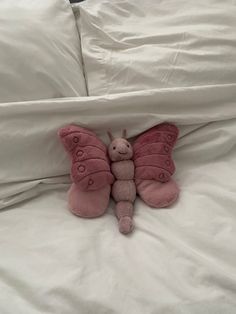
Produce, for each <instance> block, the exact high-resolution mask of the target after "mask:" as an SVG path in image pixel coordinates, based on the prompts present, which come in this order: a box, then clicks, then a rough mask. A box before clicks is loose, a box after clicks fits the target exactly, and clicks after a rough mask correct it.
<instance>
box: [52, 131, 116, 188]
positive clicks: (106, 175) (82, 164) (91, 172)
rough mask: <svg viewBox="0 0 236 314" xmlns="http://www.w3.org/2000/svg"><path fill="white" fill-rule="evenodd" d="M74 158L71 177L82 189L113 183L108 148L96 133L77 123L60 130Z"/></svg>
mask: <svg viewBox="0 0 236 314" xmlns="http://www.w3.org/2000/svg"><path fill="white" fill-rule="evenodd" d="M58 134H59V137H60V139H61V141H62V143H63V145H64V147H65V149H66V151H67V152H68V154H69V156H70V157H71V159H72V166H71V178H72V181H73V182H74V183H76V184H77V186H78V187H79V188H80V189H81V190H82V191H94V190H97V189H100V188H103V187H104V186H106V185H107V184H112V182H113V180H114V178H113V175H112V174H111V170H110V164H109V160H108V158H107V148H106V146H105V144H103V143H102V141H101V140H100V139H98V137H97V136H96V134H95V133H93V132H92V131H89V130H87V129H84V128H80V127H78V126H75V125H69V126H66V127H65V128H62V129H60V130H59V132H58Z"/></svg>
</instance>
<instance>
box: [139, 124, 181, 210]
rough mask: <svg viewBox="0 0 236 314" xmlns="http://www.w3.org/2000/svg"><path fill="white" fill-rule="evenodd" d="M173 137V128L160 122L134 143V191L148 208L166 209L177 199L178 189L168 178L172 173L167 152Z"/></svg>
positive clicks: (175, 139) (171, 164)
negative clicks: (135, 188) (135, 189)
mask: <svg viewBox="0 0 236 314" xmlns="http://www.w3.org/2000/svg"><path fill="white" fill-rule="evenodd" d="M177 138H178V129H177V127H176V126H175V125H172V124H169V123H162V124H159V125H157V126H155V127H154V128H152V129H150V130H148V131H146V132H144V133H143V134H142V135H140V136H139V137H138V138H137V140H136V141H135V143H134V163H135V183H136V187H137V192H138V194H139V196H140V197H141V198H142V200H143V201H144V202H145V203H146V204H148V205H149V206H151V207H155V208H162V207H167V206H170V205H171V204H173V203H174V202H175V201H176V200H177V198H178V195H179V188H178V186H177V184H176V183H175V182H174V180H173V179H171V176H172V175H173V174H174V172H175V165H174V162H173V160H172V156H171V153H172V150H173V147H174V145H175V143H176V141H177Z"/></svg>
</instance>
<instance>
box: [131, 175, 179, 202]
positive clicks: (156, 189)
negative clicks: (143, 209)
mask: <svg viewBox="0 0 236 314" xmlns="http://www.w3.org/2000/svg"><path fill="white" fill-rule="evenodd" d="M136 187H137V191H138V194H139V196H140V197H141V199H142V200H143V201H144V202H145V203H146V204H147V205H149V206H151V207H153V208H163V207H168V206H170V205H172V204H173V203H174V202H175V201H176V200H177V198H178V196H179V188H178V186H177V184H176V183H175V181H174V180H173V179H170V180H169V181H168V182H166V183H162V182H159V181H155V180H136Z"/></svg>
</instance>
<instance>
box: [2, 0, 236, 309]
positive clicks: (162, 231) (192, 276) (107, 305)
mask: <svg viewBox="0 0 236 314" xmlns="http://www.w3.org/2000/svg"><path fill="white" fill-rule="evenodd" d="M24 1H26V0H24ZM58 1H61V0H58ZM86 1H87V0H86ZM86 1H85V3H84V4H83V12H84V13H86V14H89V11H86ZM92 2H93V1H89V3H92ZM105 2H106V1H104V3H105ZM118 2H119V3H122V6H121V11H122V10H123V11H122V12H123V13H124V11H125V12H126V11H128V8H129V5H128V2H127V1H121V0H119V1H118V0H116V1H114V2H110V3H111V5H112V3H113V4H114V3H118ZM55 3H57V1H55ZM58 3H59V2H58ZM94 3H95V4H96V3H97V5H95V4H94V8H93V9H94V10H95V11H96V10H97V8H98V7H99V4H98V1H95V0H94ZM130 3H132V5H133V6H135V2H134V1H131V2H130ZM141 3H143V4H142V5H143V6H145V3H147V2H145V1H142V2H139V7H138V9H137V10H136V11H134V12H136V13H137V14H140V5H141ZM159 3H160V5H161V6H162V8H163V6H164V5H165V3H166V8H168V6H167V4H168V3H170V1H165V2H164V1H159ZM171 3H173V1H171ZM181 3H182V4H184V3H185V4H186V6H187V7H189V5H187V1H181ZM188 3H191V2H188ZM199 3H200V2H199ZM204 3H205V2H204ZM211 5H212V6H214V10H213V11H214V12H215V13H214V14H216V13H217V14H216V15H217V16H218V19H214V21H215V23H214V25H216V24H217V23H216V21H218V24H217V25H220V24H222V23H223V24H224V25H225V29H227V27H229V25H228V26H227V25H226V24H227V21H228V20H227V19H226V18H225V16H226V15H227V14H228V13H227V12H229V15H232V14H233V13H232V12H233V8H234V7H235V3H234V1H226V2H225V9H224V10H223V9H220V8H222V2H221V1H217V0H212V1H209V3H208V5H206V7H207V10H208V11H209V10H210V9H209V8H210V6H211ZM92 7H93V6H92ZM109 8H110V6H108V9H109ZM169 8H171V7H170V6H169ZM203 8H205V6H202V9H203ZM91 10H92V9H91ZM102 12H103V11H102ZM106 12H107V11H106ZM130 12H131V11H130ZM132 12H133V11H132ZM147 12H150V7H147ZM168 12H169V11H168V10H167V9H166V11H165V10H164V9H162V17H163V19H164V20H165V22H166V23H167V24H168V18H169V14H168ZM191 12H194V10H193V9H192V11H191ZM220 12H221V13H222V16H221V15H220ZM90 13H91V15H92V13H93V12H92V11H91V12H90ZM103 13H105V12H103ZM107 13H108V12H107ZM136 13H134V14H136ZM180 13H181V12H180V11H179V12H177V11H176V12H175V14H174V16H175V18H174V21H176V19H177V16H178V14H180ZM100 14H101V11H100ZM142 14H143V12H142ZM220 16H221V17H222V18H221V19H220ZM85 20H86V21H87V20H90V19H85ZM113 20H114V25H115V21H117V17H115V16H114V17H113ZM128 20H129V19H127V21H128ZM131 20H132V19H131ZM187 20H188V23H189V25H190V26H191V28H192V29H194V27H196V25H197V24H194V23H195V22H196V21H195V22H194V21H192V20H191V19H187ZM204 21H205V22H207V19H205V20H204ZM229 21H230V22H232V23H234V21H233V19H230V20H229ZM111 22H112V20H111ZM198 22H199V23H200V24H201V23H203V21H202V19H199V21H198ZM205 22H204V23H205ZM80 23H81V20H80V21H79V22H78V25H79V24H80ZM191 23H192V24H191ZM200 24H199V25H200ZM91 25H92V26H94V25H96V19H94V20H93V19H92V20H91ZM110 25H112V23H110ZM231 27H232V28H233V27H234V24H232V25H231ZM208 30H209V31H210V28H208ZM168 32H170V34H171V28H169V29H168ZM216 33H217V30H216V29H215V28H214V32H213V33H212V34H214V35H215V34H216ZM229 33H230V36H231V37H230V40H228V41H227V45H226V46H227V47H226V46H224V49H223V48H222V47H223V46H220V47H218V50H217V51H218V52H220V55H221V56H222V54H223V53H225V55H224V57H222V58H223V59H222V62H223V63H220V68H221V69H222V68H223V67H224V62H225V71H226V72H224V74H225V76H220V74H221V69H220V70H219V69H218V68H216V67H215V65H218V63H217V62H215V61H214V62H209V63H206V67H207V66H208V65H209V70H210V72H211V75H209V76H208V74H206V73H207V72H204V71H203V72H201V73H204V74H205V75H206V76H204V82H203V84H189V85H188V84H183V85H177V84H176V82H177V81H172V82H174V83H173V84H171V86H164V88H162V87H161V86H156V85H155V84H156V83H155V82H154V85H150V84H149V83H147V84H145V87H140V86H141V85H140V84H139V83H140V82H145V80H144V81H142V80H140V81H139V82H138V81H137V80H136V79H135V80H131V81H130V82H129V84H128V83H127V85H124V84H123V83H124V82H123V81H122V80H121V81H120V82H119V80H117V81H116V82H117V84H111V85H110V87H111V86H113V87H114V89H111V90H110V91H111V94H107V95H101V96H89V97H71V98H58V99H56V98H55V99H48V100H47V99H45V100H35V101H24V102H23V101H22V102H8V103H0V145H1V147H0V167H1V168H0V209H1V211H0V314H13V313H14V314H15V313H17V314H41V313H45V314H58V313H61V314H75V313H78V314H94V313H96V314H159V313H160V314H218V313H219V314H235V313H236V301H235V300H236V247H235V238H236V211H235V208H236V187H235V182H236V136H235V135H236V79H235V76H234V74H232V72H230V71H229V62H228V59H227V56H228V55H230V56H232V58H233V59H232V69H233V68H234V67H235V60H236V59H235V55H236V54H235V40H236V39H235V38H233V35H232V34H233V32H229ZM220 34H221V35H222V29H221V30H220ZM234 34H235V32H234ZM88 35H91V36H92V35H94V34H93V33H90V34H88ZM92 37H93V36H92ZM89 38H90V37H87V39H89ZM168 38H171V37H168ZM172 38H173V39H174V38H175V33H173V36H172ZM175 39H176V38H175ZM82 41H83V36H82ZM212 43H214V44H216V42H215V38H213V41H212ZM209 44H210V43H209ZM90 48H91V49H92V48H93V47H92V46H91V47H90ZM107 48H109V47H108V46H107ZM143 48H144V47H143ZM231 49H232V50H231ZM88 51H89V47H87V52H88ZM144 51H145V49H144ZM87 52H86V51H84V46H83V42H82V53H84V55H83V58H84V62H85V70H86V71H85V72H86V79H87V84H88V87H89V88H88V91H89V93H90V94H94V93H95V94H97V92H94V91H95V89H93V87H94V86H95V85H93V84H94V83H95V80H94V78H95V77H93V76H91V77H90V78H89V76H90V74H91V73H90V72H89V68H88V67H86V58H87V57H88V55H87ZM119 52H121V51H119ZM138 55H139V54H138ZM91 56H92V55H90V57H91ZM192 57H193V58H194V53H193V55H192ZM226 59H227V60H226ZM99 60H100V59H96V56H95V55H94V62H96V61H99ZM100 61H101V60H100ZM149 61H151V60H150V59H149ZM186 62H187V61H186ZM108 65H109V62H108ZM182 65H183V66H184V67H187V64H186V63H183V64H182ZM199 65H202V64H199ZM142 66H143V70H144V72H145V70H146V68H145V67H144V65H142ZM148 66H151V63H149V64H148ZM192 67H194V65H192ZM200 68H201V66H200V67H199V69H200ZM91 69H92V70H93V69H94V68H91ZM114 69H116V68H112V70H114ZM125 69H127V67H124V68H123V70H125ZM201 69H203V68H201ZM132 70H133V69H132V67H130V68H129V70H128V72H129V73H133V72H132ZM178 70H180V68H178V67H177V68H174V72H173V74H174V73H176V72H175V71H177V72H178ZM166 71H167V72H168V66H167V67H166ZM206 71H207V70H206ZM144 72H143V73H144ZM99 73H100V72H97V74H98V75H99ZM107 73H108V72H107ZM182 73H184V72H182ZM112 77H113V76H112ZM177 77H178V76H177ZM226 77H227V78H230V79H229V80H226V79H225V78H226ZM103 78H104V79H105V77H103ZM130 78H132V75H131V76H130ZM136 78H137V77H136ZM156 78H157V79H158V77H156ZM172 78H175V75H173V76H172ZM197 78H198V77H197V76H196V77H195V78H193V77H192V79H193V80H195V82H196V80H197ZM106 79H107V78H106ZM156 82H157V81H156ZM169 82H170V81H169ZM184 82H185V83H186V82H187V79H186V80H184ZM98 83H99V84H100V85H99V84H98ZM136 83H138V84H136ZM89 84H90V85H89ZM96 84H97V85H96V88H97V91H98V89H100V88H101V87H102V84H104V81H103V80H101V81H96ZM124 87H125V89H124ZM117 91H119V92H120V91H122V93H117ZM93 92H94V93H93ZM163 121H169V122H174V123H176V124H177V126H178V127H179V129H180V136H179V140H178V142H177V145H176V148H175V150H174V160H175V162H176V168H177V171H176V174H175V180H176V181H177V183H178V184H179V186H180V189H181V193H180V198H179V200H178V202H177V203H176V204H175V205H173V206H172V208H168V209H163V210H154V209H151V208H149V207H148V206H146V205H145V204H144V203H143V202H142V201H140V200H139V198H137V201H136V203H135V224H136V228H135V231H134V233H133V234H132V235H130V236H128V237H125V236H123V235H121V234H120V233H119V232H118V228H117V221H116V218H115V217H114V213H113V207H114V203H113V202H112V201H111V203H110V206H109V209H108V212H107V214H106V215H104V216H103V217H101V218H99V219H92V220H86V219H80V218H78V217H76V216H74V215H72V214H71V213H70V212H69V211H68V209H67V196H66V192H67V190H68V187H69V184H70V179H69V170H70V163H69V160H68V157H67V155H66V154H65V152H64V150H63V147H62V145H61V144H60V142H59V140H58V138H57V130H58V129H59V128H60V127H62V126H63V125H65V124H68V123H77V124H79V125H81V126H84V127H89V128H91V129H93V130H94V131H95V132H97V134H98V135H99V136H100V137H101V138H102V139H103V140H104V141H105V142H107V141H108V139H107V136H106V131H107V130H108V129H111V128H112V130H113V133H114V134H120V130H121V129H123V128H125V127H126V128H127V131H128V134H129V136H130V137H134V136H136V135H138V134H139V133H141V132H142V131H144V130H146V129H148V128H149V127H152V126H154V125H155V124H158V123H160V122H163Z"/></svg>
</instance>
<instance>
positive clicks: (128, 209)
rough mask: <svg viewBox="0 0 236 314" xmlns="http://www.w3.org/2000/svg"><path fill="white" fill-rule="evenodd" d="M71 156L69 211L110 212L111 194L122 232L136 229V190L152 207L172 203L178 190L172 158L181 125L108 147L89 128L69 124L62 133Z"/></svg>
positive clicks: (157, 128) (88, 214) (84, 214)
mask: <svg viewBox="0 0 236 314" xmlns="http://www.w3.org/2000/svg"><path fill="white" fill-rule="evenodd" d="M58 134H59V137H60V139H61V141H62V143H63V145H64V147H65V149H66V151H67V152H68V154H69V156H70V158H71V180H72V185H71V188H70V190H69V193H68V198H69V208H70V210H71V211H72V212H73V213H74V214H75V215H78V216H80V217H84V218H94V217H98V216H101V215H103V214H104V213H105V211H106V209H107V207H108V204H109V199H110V193H111V191H112V196H113V198H114V200H115V202H116V206H115V212H116V216H117V218H118V224H119V230H120V232H122V233H124V234H127V233H129V232H131V231H132V229H133V222H132V217H133V212H134V201H135V198H136V193H137V194H138V195H139V196H140V198H141V199H142V200H143V201H144V202H145V203H146V204H148V205H149V206H151V207H154V208H162V207H167V206H170V205H171V204H173V203H174V202H175V201H176V199H177V197H178V194H179V189H178V186H177V184H176V183H175V181H174V180H173V179H172V178H171V176H172V175H173V173H174V171H175V166H174V163H173V160H172V158H171V154H172V150H173V147H174V145H175V143H176V140H177V138H178V129H177V127H176V126H175V125H173V124H169V123H162V124H159V125H157V126H155V127H153V128H152V129H150V130H148V131H146V132H144V133H143V134H141V135H140V136H139V137H138V138H137V139H136V140H135V142H134V143H133V145H131V144H130V143H129V142H128V141H127V139H126V138H125V137H126V134H125V132H124V133H123V136H122V138H117V139H114V138H113V136H112V135H111V133H109V136H110V139H111V143H110V145H109V147H108V149H107V147H106V145H105V144H104V143H103V142H102V141H101V140H100V139H99V138H98V137H97V136H96V134H95V133H94V132H92V131H90V130H88V129H85V128H81V127H79V126H76V125H68V126H66V127H64V128H61V129H60V130H59V132H58Z"/></svg>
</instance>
